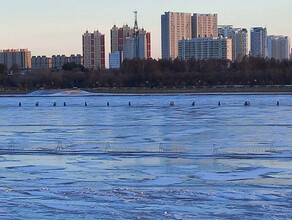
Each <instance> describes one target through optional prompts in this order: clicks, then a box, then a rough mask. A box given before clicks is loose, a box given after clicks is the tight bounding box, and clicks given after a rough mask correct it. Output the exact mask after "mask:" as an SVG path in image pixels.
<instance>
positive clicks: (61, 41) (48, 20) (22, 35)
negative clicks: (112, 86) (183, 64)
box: [0, 0, 292, 58]
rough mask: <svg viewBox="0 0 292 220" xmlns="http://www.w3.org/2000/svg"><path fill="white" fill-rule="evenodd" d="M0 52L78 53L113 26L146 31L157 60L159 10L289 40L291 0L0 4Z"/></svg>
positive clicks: (19, 0)
mask: <svg viewBox="0 0 292 220" xmlns="http://www.w3.org/2000/svg"><path fill="white" fill-rule="evenodd" d="M0 3H1V14H0V19H1V22H0V33H1V34H0V49H6V48H29V49H30V50H31V51H32V54H33V55H48V56H51V55H52V54H65V55H70V54H77V53H81V52H82V51H81V35H82V33H83V32H84V31H86V30H87V29H88V30H89V31H92V30H94V29H98V30H100V31H101V32H102V33H104V34H106V40H107V45H106V50H107V52H109V49H110V44H109V42H110V40H109V35H110V34H109V33H110V32H109V31H110V28H111V27H112V26H113V24H117V25H118V26H121V25H123V24H129V25H133V23H134V15H133V10H135V9H136V10H137V11H138V13H139V14H138V17H139V18H138V19H139V26H142V27H144V28H145V29H146V30H147V31H150V32H151V33H152V42H153V43H152V51H153V52H152V55H153V57H154V58H158V57H160V55H161V54H160V15H161V14H163V13H164V12H165V11H178V12H190V13H217V14H218V17H219V24H233V25H234V26H235V27H246V28H248V29H250V28H251V27H252V26H266V27H267V29H268V34H281V35H288V36H290V37H292V12H291V9H292V1H291V0H278V1H275V0H245V1H241V0H82V1H81V0H0Z"/></svg>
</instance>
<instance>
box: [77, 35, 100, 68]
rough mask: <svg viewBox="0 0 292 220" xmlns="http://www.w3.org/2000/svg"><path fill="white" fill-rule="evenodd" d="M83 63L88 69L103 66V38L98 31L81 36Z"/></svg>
mask: <svg viewBox="0 0 292 220" xmlns="http://www.w3.org/2000/svg"><path fill="white" fill-rule="evenodd" d="M82 45H83V64H84V66H85V68H89V69H94V70H97V69H104V68H105V38H104V35H103V34H101V33H100V32H99V31H94V32H93V33H89V32H88V31H86V33H84V34H83V36H82Z"/></svg>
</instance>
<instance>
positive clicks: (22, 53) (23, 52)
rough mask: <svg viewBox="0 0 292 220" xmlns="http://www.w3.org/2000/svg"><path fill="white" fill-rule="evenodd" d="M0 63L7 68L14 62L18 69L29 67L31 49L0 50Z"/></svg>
mask: <svg viewBox="0 0 292 220" xmlns="http://www.w3.org/2000/svg"><path fill="white" fill-rule="evenodd" d="M0 63H1V64H4V65H5V66H6V67H7V69H11V67H12V66H13V65H14V64H16V65H17V66H18V68H19V69H29V68H31V51H29V50H28V49H9V50H0Z"/></svg>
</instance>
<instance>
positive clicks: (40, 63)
mask: <svg viewBox="0 0 292 220" xmlns="http://www.w3.org/2000/svg"><path fill="white" fill-rule="evenodd" d="M51 68H52V58H50V57H47V56H33V57H32V58H31V69H33V70H36V69H51Z"/></svg>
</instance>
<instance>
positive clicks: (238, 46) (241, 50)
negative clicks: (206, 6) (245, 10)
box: [218, 25, 248, 62]
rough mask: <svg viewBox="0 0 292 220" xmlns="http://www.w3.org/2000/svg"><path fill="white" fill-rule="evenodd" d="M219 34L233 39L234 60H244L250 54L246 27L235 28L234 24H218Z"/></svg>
mask: <svg viewBox="0 0 292 220" xmlns="http://www.w3.org/2000/svg"><path fill="white" fill-rule="evenodd" d="M218 36H219V37H220V36H222V37H227V38H231V39H232V60H233V61H239V62H240V61H242V59H243V57H244V56H247V55H248V31H247V29H245V28H233V26H232V25H220V26H218Z"/></svg>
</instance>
